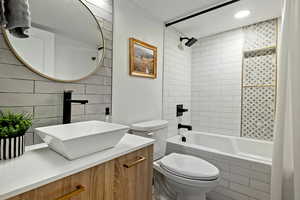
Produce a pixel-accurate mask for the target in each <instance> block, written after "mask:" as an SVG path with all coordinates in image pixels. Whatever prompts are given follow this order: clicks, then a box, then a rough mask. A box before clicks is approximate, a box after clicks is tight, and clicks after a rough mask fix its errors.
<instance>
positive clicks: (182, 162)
mask: <svg viewBox="0 0 300 200" xmlns="http://www.w3.org/2000/svg"><path fill="white" fill-rule="evenodd" d="M131 133H132V134H135V135H140V136H143V137H150V138H153V139H156V142H155V144H154V163H153V167H154V169H155V170H156V172H158V173H160V175H162V176H164V177H165V180H166V183H162V182H160V184H168V186H170V187H171V188H172V190H174V191H175V193H176V198H177V200H205V199H206V193H207V192H209V191H211V190H212V189H213V188H214V187H216V186H217V184H218V181H219V170H218V168H216V167H215V166H214V165H212V164H210V163H209V162H207V161H205V160H202V159H201V158H198V157H195V156H190V155H184V154H178V153H171V154H169V155H165V152H166V140H167V135H168V122H167V121H165V120H155V121H148V122H142V123H137V124H132V126H131Z"/></svg>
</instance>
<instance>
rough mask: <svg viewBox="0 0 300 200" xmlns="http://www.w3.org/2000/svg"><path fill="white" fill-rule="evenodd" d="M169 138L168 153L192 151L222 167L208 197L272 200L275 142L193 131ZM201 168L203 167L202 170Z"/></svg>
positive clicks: (187, 152)
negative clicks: (216, 185)
mask: <svg viewBox="0 0 300 200" xmlns="http://www.w3.org/2000/svg"><path fill="white" fill-rule="evenodd" d="M185 136H186V138H187V141H186V142H182V141H181V136H175V137H172V138H169V139H168V140H167V153H171V152H177V153H183V154H190V155H194V156H197V157H200V158H202V159H204V160H207V161H208V162H211V163H212V164H214V165H215V166H217V167H218V168H219V169H220V172H221V173H220V176H221V180H220V182H219V185H218V187H216V188H215V189H214V190H213V191H212V192H211V193H209V194H208V199H209V200H219V199H234V200H240V199H259V200H270V180H271V166H272V146H273V144H272V142H267V141H259V140H252V139H247V138H240V137H231V136H223V135H218V134H209V133H203V132H196V131H190V132H187V133H186V134H185ZM199 170H201V169H199Z"/></svg>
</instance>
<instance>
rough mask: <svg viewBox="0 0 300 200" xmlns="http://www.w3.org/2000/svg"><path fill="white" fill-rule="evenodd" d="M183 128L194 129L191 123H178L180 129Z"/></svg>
mask: <svg viewBox="0 0 300 200" xmlns="http://www.w3.org/2000/svg"><path fill="white" fill-rule="evenodd" d="M182 128H185V129H187V130H189V131H191V130H192V129H193V128H192V126H191V125H184V124H178V129H182Z"/></svg>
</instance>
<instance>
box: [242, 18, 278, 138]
mask: <svg viewBox="0 0 300 200" xmlns="http://www.w3.org/2000/svg"><path fill="white" fill-rule="evenodd" d="M244 33H245V45H244V60H243V83H242V86H243V90H242V123H241V136H242V137H249V138H254V139H260V140H269V141H272V140H273V131H274V118H275V106H276V76H277V74H276V72H277V62H276V59H277V51H276V46H277V20H276V19H275V20H269V21H265V22H261V23H258V24H254V25H251V26H247V27H245V28H244Z"/></svg>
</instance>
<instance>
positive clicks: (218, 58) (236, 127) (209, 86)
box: [191, 29, 244, 136]
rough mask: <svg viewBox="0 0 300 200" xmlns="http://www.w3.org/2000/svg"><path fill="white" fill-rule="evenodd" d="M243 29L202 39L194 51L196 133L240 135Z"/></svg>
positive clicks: (193, 102) (193, 75)
mask: <svg viewBox="0 0 300 200" xmlns="http://www.w3.org/2000/svg"><path fill="white" fill-rule="evenodd" d="M243 43H244V34H243V32H242V29H238V30H232V31H228V32H225V33H220V34H217V35H213V36H209V37H205V38H202V39H200V40H199V41H198V43H197V44H196V45H195V46H194V47H193V48H192V69H191V72H192V76H191V79H192V83H191V87H192V91H191V94H192V96H191V102H192V116H191V117H192V124H193V126H194V130H197V131H204V132H210V133H218V134H224V135H232V136H240V125H241V70H242V67H241V66H242V57H243V54H242V51H243Z"/></svg>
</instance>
